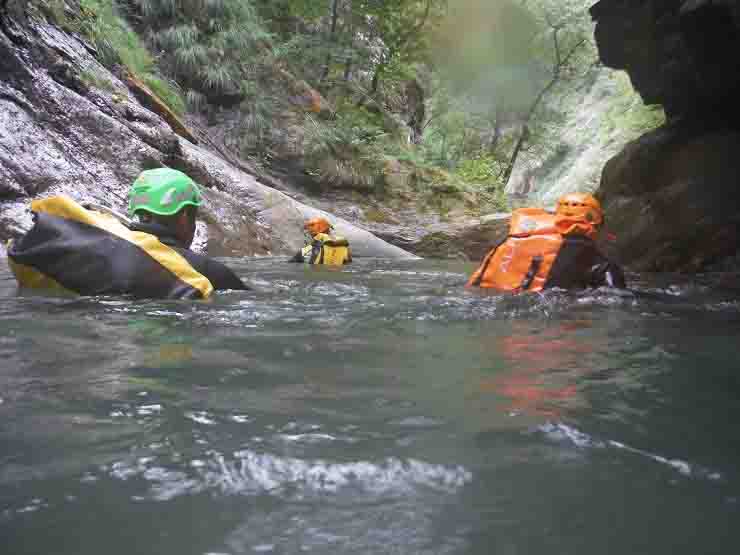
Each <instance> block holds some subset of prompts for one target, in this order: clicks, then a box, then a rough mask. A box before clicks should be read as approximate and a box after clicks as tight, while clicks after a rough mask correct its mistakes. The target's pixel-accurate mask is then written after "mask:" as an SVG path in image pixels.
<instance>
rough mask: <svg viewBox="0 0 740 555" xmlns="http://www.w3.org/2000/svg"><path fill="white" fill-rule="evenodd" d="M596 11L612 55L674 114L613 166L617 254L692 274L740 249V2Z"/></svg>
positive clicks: (607, 175) (607, 173)
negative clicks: (739, 99)
mask: <svg viewBox="0 0 740 555" xmlns="http://www.w3.org/2000/svg"><path fill="white" fill-rule="evenodd" d="M591 13H592V15H593V17H594V19H595V20H596V31H595V33H596V41H597V44H598V47H599V53H600V56H601V59H602V61H603V62H604V63H605V64H606V65H608V66H610V67H613V68H617V69H624V70H626V71H627V72H628V73H629V75H630V78H631V80H632V83H633V85H634V86H635V88H636V89H637V91H638V92H639V93H640V94H641V95H642V97H643V99H644V100H645V102H647V103H660V104H662V105H663V106H664V107H665V110H666V115H667V116H668V122H667V123H666V124H665V125H664V126H663V127H661V128H659V129H657V130H655V131H652V132H650V133H648V134H646V135H644V136H642V137H640V138H639V139H637V140H635V141H633V142H631V143H629V144H628V145H627V146H626V147H625V148H624V150H623V151H622V152H621V153H620V154H618V155H617V156H616V157H614V158H613V159H611V160H610V161H609V162H608V163H607V164H606V166H605V167H604V171H603V174H602V179H601V184H600V189H599V195H600V197H601V199H602V201H603V204H604V207H605V211H606V220H607V225H608V226H609V228H610V229H611V231H612V232H614V233H615V234H616V236H617V240H616V242H615V243H614V244H613V245H612V246H611V247H610V251H611V254H612V256H614V257H615V258H617V259H618V260H619V261H621V262H623V263H626V264H627V265H629V266H631V267H632V268H634V269H637V270H654V271H675V270H678V271H690V272H694V271H699V270H701V269H704V268H706V267H708V266H709V265H711V264H713V263H718V262H719V261H721V260H722V259H724V258H726V257H733V256H735V255H736V254H737V252H738V247H739V246H740V240H739V239H738V238H739V237H740V235H739V232H740V192H739V191H738V186H737V184H738V183H739V182H740V164H738V163H737V159H738V156H740V102H738V100H737V99H738V98H739V96H738V94H739V93H740V56H739V55H738V52H740V1H738V0H673V1H670V0H669V1H666V0H647V1H637V0H628V1H627V2H625V1H623V0H601V1H600V2H598V3H596V4H595V5H594V6H593V7H592V9H591Z"/></svg>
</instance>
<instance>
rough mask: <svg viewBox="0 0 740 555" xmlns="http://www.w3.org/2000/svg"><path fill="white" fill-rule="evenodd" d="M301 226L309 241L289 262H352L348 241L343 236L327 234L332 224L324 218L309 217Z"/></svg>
mask: <svg viewBox="0 0 740 555" xmlns="http://www.w3.org/2000/svg"><path fill="white" fill-rule="evenodd" d="M303 228H304V229H305V230H306V235H307V236H308V237H309V242H308V244H307V245H306V246H304V247H303V248H302V249H301V250H299V251H298V252H297V253H296V254H295V256H294V257H293V258H291V259H290V262H307V263H308V264H324V265H327V266H341V265H342V264H348V263H349V262H352V252H351V251H350V248H349V242H348V241H347V239H345V238H344V237H339V236H336V235H330V234H329V233H330V232H331V231H332V226H331V224H330V223H329V222H328V220H327V219H326V218H311V219H310V220H308V221H307V222H306V223H305V224H304V225H303Z"/></svg>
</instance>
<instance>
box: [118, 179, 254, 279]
mask: <svg viewBox="0 0 740 555" xmlns="http://www.w3.org/2000/svg"><path fill="white" fill-rule="evenodd" d="M200 205H201V195H200V190H199V189H198V185H196V183H195V182H194V181H193V180H192V179H191V178H190V177H188V176H187V175H186V174H184V173H183V172H181V171H178V170H173V169H171V168H157V169H153V170H145V171H143V172H141V174H140V175H139V177H137V178H136V181H134V183H133V185H132V186H131V190H130V192H129V204H128V213H129V217H130V218H131V219H132V220H134V221H133V223H132V224H131V229H132V230H133V231H141V232H144V233H148V234H150V235H154V236H155V237H157V239H159V241H160V242H161V243H163V244H165V245H167V246H168V247H170V248H172V249H173V250H175V251H176V252H177V253H178V254H180V255H181V256H182V257H183V258H184V259H185V260H187V262H188V263H189V264H190V265H191V266H192V267H193V269H195V270H196V271H197V272H198V273H200V274H202V275H203V276H205V277H206V278H207V279H208V281H210V282H211V284H212V285H213V288H214V289H215V290H224V289H237V290H246V289H249V287H247V286H246V285H245V284H244V282H242V280H241V279H239V278H238V277H237V276H236V274H234V272H232V271H231V270H230V269H229V268H228V267H226V266H225V265H223V264H221V263H220V262H218V261H216V260H213V259H211V258H208V257H207V256H203V255H201V254H198V253H195V252H193V251H191V250H190V245H191V244H192V243H193V237H194V236H195V220H196V216H197V213H198V207H199V206H200Z"/></svg>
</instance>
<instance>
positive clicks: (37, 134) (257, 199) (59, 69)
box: [0, 4, 413, 258]
mask: <svg viewBox="0 0 740 555" xmlns="http://www.w3.org/2000/svg"><path fill="white" fill-rule="evenodd" d="M0 76H2V77H1V79H0V240H2V241H5V240H7V239H11V238H13V237H17V236H18V235H19V234H20V233H22V232H23V231H24V230H25V229H27V228H28V227H29V226H30V225H31V217H30V214H29V212H28V202H29V201H30V200H31V199H33V198H35V197H38V196H49V195H55V194H67V195H70V196H72V197H73V198H75V199H76V200H78V201H81V202H94V203H97V204H102V205H104V206H108V207H111V208H113V209H116V210H119V211H123V210H125V206H126V199H127V192H128V187H129V184H130V183H131V182H132V181H133V180H134V179H135V177H136V176H137V175H138V173H139V172H140V171H142V170H144V169H149V168H153V167H160V166H170V167H175V168H178V169H181V170H184V171H186V172H188V173H191V174H192V175H193V177H194V178H195V179H196V180H198V182H199V183H201V184H202V185H203V186H204V187H205V189H206V190H205V191H204V193H205V195H204V196H205V198H206V203H205V204H206V205H205V207H204V209H203V210H202V211H201V213H202V217H203V220H204V221H205V223H206V226H205V227H206V230H207V240H205V241H203V242H204V243H207V249H208V250H209V251H211V252H213V253H214V254H228V255H231V256H239V255H255V254H257V255H259V254H288V253H291V252H292V251H294V250H295V249H296V248H297V247H298V246H300V245H301V244H302V242H303V230H302V226H301V222H302V220H303V219H305V218H307V217H311V216H314V215H317V214H319V213H321V214H323V213H324V212H322V211H320V210H317V209H315V208H312V207H310V206H306V205H303V204H301V203H299V202H296V201H295V200H293V199H292V198H290V197H289V196H288V195H286V194H284V193H282V192H279V191H276V190H274V189H272V188H270V187H267V186H265V185H263V184H261V183H260V182H258V181H257V180H256V179H255V178H254V177H253V176H251V175H249V174H247V173H245V172H244V171H242V170H241V169H239V168H237V167H236V166H235V165H233V164H231V163H230V162H227V161H226V160H224V159H223V158H222V157H221V156H219V155H218V154H216V153H214V152H212V151H210V150H208V149H207V148H206V147H204V146H196V145H194V144H193V143H191V142H190V141H188V140H186V139H184V138H182V137H181V136H180V135H178V134H177V133H175V131H173V128H172V127H171V125H169V124H168V123H167V122H166V121H165V120H163V119H162V118H161V117H160V116H159V115H157V114H156V113H154V112H152V111H150V110H149V109H147V108H145V107H144V106H142V104H141V103H140V101H139V100H138V99H137V97H136V96H135V95H134V94H133V93H132V92H131V91H130V89H129V87H128V86H127V85H126V83H125V82H124V81H123V80H121V79H119V78H118V77H117V76H116V75H114V74H113V73H111V72H109V71H108V70H107V69H106V68H104V67H103V66H102V65H100V64H99V63H98V61H97V60H96V59H95V57H94V55H93V49H92V47H91V46H90V45H88V44H87V43H86V42H85V41H84V40H82V39H81V38H80V37H77V36H73V35H70V34H68V33H66V32H64V31H62V30H61V29H59V28H57V27H56V26H54V25H51V24H48V23H46V22H44V21H38V20H34V19H32V18H26V17H25V12H24V11H23V7H19V5H17V4H13V9H9V8H8V9H3V10H2V11H0ZM101 83H104V84H105V85H104V86H101V85H100V84H101ZM178 131H179V132H180V134H182V130H180V129H178ZM332 220H333V221H335V223H336V228H337V232H338V233H341V234H343V235H345V236H347V237H348V238H349V239H350V241H352V244H353V250H354V252H355V254H356V255H357V256H379V257H390V258H410V257H413V255H411V254H409V253H407V252H405V251H403V250H402V249H400V248H398V247H395V246H393V245H390V244H388V243H385V242H384V241H382V240H380V239H378V238H377V237H375V236H373V235H372V234H371V233H369V232H367V231H365V230H362V229H359V228H356V227H355V226H353V225H351V224H350V223H349V222H347V221H344V220H342V219H339V218H335V217H332Z"/></svg>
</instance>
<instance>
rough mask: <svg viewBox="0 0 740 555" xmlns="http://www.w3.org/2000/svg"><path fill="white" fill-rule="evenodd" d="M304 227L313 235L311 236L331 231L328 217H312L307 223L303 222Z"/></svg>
mask: <svg viewBox="0 0 740 555" xmlns="http://www.w3.org/2000/svg"><path fill="white" fill-rule="evenodd" d="M303 229H305V230H306V231H307V232H308V233H309V234H310V235H311V237H313V236H314V235H318V234H319V233H329V230H330V229H331V224H330V223H329V221H328V220H327V219H326V218H321V217H319V218H311V219H310V220H308V221H307V222H306V223H305V224H303Z"/></svg>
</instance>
